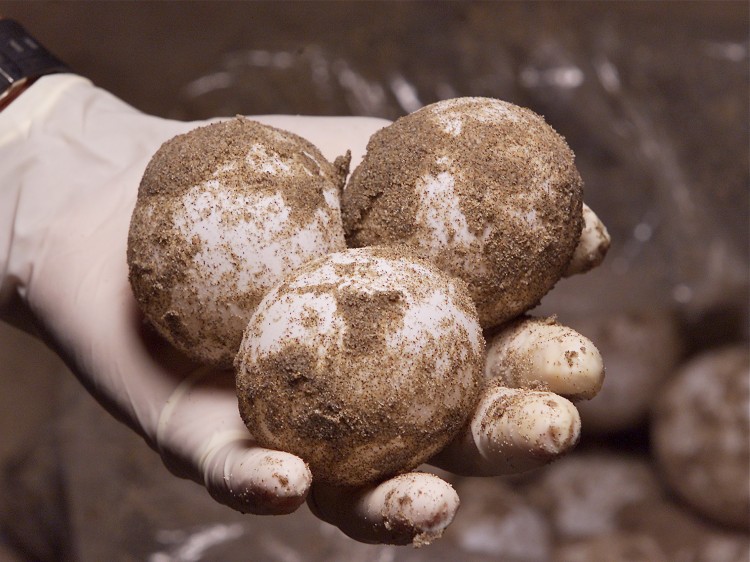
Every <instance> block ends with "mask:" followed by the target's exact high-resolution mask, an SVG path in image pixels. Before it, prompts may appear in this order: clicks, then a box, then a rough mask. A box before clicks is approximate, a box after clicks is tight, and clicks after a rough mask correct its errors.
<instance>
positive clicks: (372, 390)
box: [235, 248, 484, 486]
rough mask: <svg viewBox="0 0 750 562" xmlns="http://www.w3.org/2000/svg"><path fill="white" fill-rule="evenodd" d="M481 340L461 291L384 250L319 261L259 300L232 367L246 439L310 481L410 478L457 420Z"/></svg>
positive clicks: (462, 417)
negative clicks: (300, 465)
mask: <svg viewBox="0 0 750 562" xmlns="http://www.w3.org/2000/svg"><path fill="white" fill-rule="evenodd" d="M483 355H484V340H483V337H482V332H481V328H480V326H479V322H478V318H477V315H476V309H475V307H474V305H473V304H472V302H471V299H470V297H469V295H468V292H467V290H466V287H465V285H464V283H463V282H461V281H460V280H458V279H454V278H449V277H448V276H446V275H445V274H443V273H441V272H440V271H439V270H437V269H436V268H435V267H434V266H433V265H431V264H429V263H428V262H426V261H423V260H420V259H418V258H416V257H413V256H412V255H410V254H407V253H405V252H403V251H401V250H398V249H395V248H362V249H355V250H347V251H345V252H338V253H334V254H330V255H329V256H326V257H324V258H321V259H318V260H315V261H313V262H310V263H308V264H306V265H304V266H302V267H301V268H300V269H298V270H296V271H295V272H294V273H293V274H291V275H290V276H289V277H287V278H286V279H285V280H284V281H283V282H282V283H281V284H280V285H278V286H277V287H275V288H274V289H273V290H271V291H270V292H269V293H268V294H267V295H266V296H265V297H264V298H263V300H262V301H261V303H260V305H259V306H258V308H257V310H256V311H255V314H254V315H253V317H252V318H251V319H250V322H249V324H248V326H247V329H246V331H245V334H244V338H243V340H242V345H241V349H240V352H239V353H238V355H237V359H236V362H235V367H236V373H237V390H238V397H239V405H240V412H241V414H242V417H243V419H244V421H245V423H246V425H247V427H248V428H249V430H250V432H251V433H252V434H253V436H254V437H255V439H256V440H257V442H258V443H259V444H260V445H262V446H264V447H268V448H272V449H278V450H283V451H287V452H290V453H294V454H296V455H298V456H300V457H301V458H302V459H304V460H305V461H306V462H307V463H308V464H309V466H310V469H311V471H312V473H313V478H314V479H315V480H316V481H319V482H326V483H329V484H336V485H348V486H359V485H363V484H366V483H369V482H374V481H377V480H380V479H383V478H387V477H390V476H392V475H395V474H398V473H400V472H404V471H407V470H410V469H412V468H414V467H416V466H417V465H419V464H421V463H423V462H424V461H426V460H427V459H428V458H430V457H431V456H432V455H433V454H435V453H436V452H437V451H439V450H440V449H442V448H443V447H444V446H445V445H446V444H447V443H448V442H449V441H450V440H451V439H452V438H453V437H454V436H455V435H456V434H457V432H458V431H459V430H460V428H461V427H462V426H463V425H464V424H465V422H466V420H467V417H468V416H469V415H470V413H471V412H472V410H473V408H474V405H475V402H476V399H477V395H478V389H479V384H480V378H481V370H482V362H483Z"/></svg>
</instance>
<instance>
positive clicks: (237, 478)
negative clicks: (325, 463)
mask: <svg viewBox="0 0 750 562" xmlns="http://www.w3.org/2000/svg"><path fill="white" fill-rule="evenodd" d="M222 457H223V459H222ZM205 473H206V488H207V489H208V491H209V493H210V494H211V496H212V497H213V498H214V499H216V500H217V501H219V502H220V503H223V504H225V505H228V506H229V507H231V508H233V509H235V510H237V511H239V512H241V513H252V514H255V515H283V514H287V513H291V512H293V511H295V510H296V509H297V508H299V507H300V506H301V505H302V504H303V503H304V502H305V499H306V497H307V494H308V491H309V489H310V485H311V484H312V474H311V473H310V469H309V467H308V466H307V464H306V463H305V462H304V461H303V460H302V459H300V458H299V457H297V456H295V455H292V454H289V453H285V452H282V451H273V450H269V449H262V448H256V447H241V448H230V450H228V451H226V454H224V455H221V454H217V455H216V459H215V460H214V461H213V462H212V463H211V466H207V467H206V468H205Z"/></svg>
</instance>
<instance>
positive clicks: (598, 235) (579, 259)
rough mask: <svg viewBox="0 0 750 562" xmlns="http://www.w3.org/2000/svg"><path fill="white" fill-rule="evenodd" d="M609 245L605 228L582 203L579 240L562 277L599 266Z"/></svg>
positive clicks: (589, 208) (609, 241)
mask: <svg viewBox="0 0 750 562" xmlns="http://www.w3.org/2000/svg"><path fill="white" fill-rule="evenodd" d="M610 243H611V239H610V237H609V232H607V227H606V226H604V223H603V222H602V221H601V220H600V219H599V217H597V216H596V213H594V211H592V210H591V207H589V206H588V205H586V203H584V204H583V229H582V231H581V238H580V240H579V241H578V245H577V246H576V249H575V252H573V257H572V258H571V260H570V263H569V264H568V268H567V269H566V270H565V272H564V273H563V276H564V277H570V276H571V275H578V274H580V273H586V272H587V271H591V270H592V269H594V268H595V267H597V266H598V265H600V264H601V263H602V261H604V256H606V255H607V252H608V251H609V246H610Z"/></svg>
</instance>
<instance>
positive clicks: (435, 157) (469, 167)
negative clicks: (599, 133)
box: [342, 98, 582, 327]
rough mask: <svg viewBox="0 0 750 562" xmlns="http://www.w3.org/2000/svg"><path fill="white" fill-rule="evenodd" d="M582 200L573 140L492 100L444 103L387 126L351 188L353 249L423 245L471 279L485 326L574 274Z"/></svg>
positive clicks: (347, 198)
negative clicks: (571, 271) (570, 143)
mask: <svg viewBox="0 0 750 562" xmlns="http://www.w3.org/2000/svg"><path fill="white" fill-rule="evenodd" d="M581 209H582V182H581V178H580V175H579V174H578V171H577V170H576V167H575V165H574V156H573V152H572V151H571V150H570V148H569V147H568V145H567V143H566V142H565V140H564V139H563V138H562V137H561V136H560V135H559V134H557V133H556V132H555V131H554V129H552V127H550V126H549V125H548V124H547V123H546V122H545V121H544V119H543V118H542V117H540V116H539V115H537V114H536V113H534V112H532V111H530V110H528V109H525V108H521V107H518V106H516V105H513V104H510V103H506V102H503V101H500V100H496V99H490V98H456V99H452V100H446V101H442V102H438V103H435V104H432V105H428V106H426V107H424V108H422V109H420V110H418V111H416V112H414V113H412V114H410V115H407V116H405V117H402V118H400V119H398V120H397V121H395V122H394V123H393V124H391V125H389V126H388V127H385V128H384V129H381V130H380V131H378V132H377V133H376V134H375V135H373V137H372V138H371V139H370V142H369V144H368V146H367V154H366V155H365V157H364V159H363V161H362V162H361V164H360V165H359V166H358V167H357V169H356V170H355V171H354V173H353V174H352V177H351V178H350V181H349V183H348V185H347V187H346V189H345V191H344V194H343V196H342V211H343V218H344V228H345V230H346V234H347V241H348V243H349V245H350V246H354V247H360V246H369V245H376V244H386V245H390V244H401V243H405V244H409V245H410V246H412V247H414V248H415V249H416V250H417V251H418V252H419V253H420V255H422V256H423V257H426V258H428V259H430V260H431V261H433V262H434V263H436V264H437V265H438V266H439V267H440V268H441V269H443V270H444V271H446V272H449V273H450V274H452V275H455V276H458V277H460V278H462V279H463V280H464V281H466V283H467V284H468V286H469V289H470V291H471V295H472V298H473V299H474V301H475V303H476V306H477V310H478V312H479V317H480V320H481V323H482V325H483V326H484V327H489V326H494V325H497V324H500V323H502V322H504V321H506V320H509V319H511V318H514V317H516V316H518V315H519V314H520V313H521V312H523V311H525V310H528V309H529V308H531V307H533V306H535V305H536V304H537V303H538V302H539V300H540V299H541V297H542V296H544V295H545V294H546V293H547V292H548V291H549V290H550V289H551V288H552V286H553V285H554V284H555V283H556V282H557V280H558V279H559V278H560V277H561V276H562V275H563V273H564V272H565V269H566V267H567V265H568V263H569V262H570V260H571V257H572V256H573V252H574V250H575V248H576V246H577V244H578V241H579V238H580V235H581V228H582V218H581V213H582V210H581Z"/></svg>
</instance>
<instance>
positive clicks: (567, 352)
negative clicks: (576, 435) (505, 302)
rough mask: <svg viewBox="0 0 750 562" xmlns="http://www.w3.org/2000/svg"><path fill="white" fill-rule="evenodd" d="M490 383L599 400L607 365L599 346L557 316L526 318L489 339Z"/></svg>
mask: <svg viewBox="0 0 750 562" xmlns="http://www.w3.org/2000/svg"><path fill="white" fill-rule="evenodd" d="M484 373H485V376H486V377H487V378H488V379H495V378H497V379H500V380H502V381H503V384H504V385H505V386H507V387H511V388H534V387H537V388H544V389H545V390H548V391H550V392H554V393H556V394H560V395H562V396H565V397H566V398H569V399H571V400H582V399H589V398H593V397H594V396H596V394H597V393H598V392H599V390H600V389H601V387H602V383H603V382H604V363H603V362H602V357H601V354H600V353H599V350H598V349H597V348H596V346H595V345H594V344H593V343H592V342H591V340H589V339H588V338H586V337H584V336H582V335H581V334H579V333H578V332H576V331H575V330H573V329H572V328H568V327H567V326H562V325H560V324H558V323H557V322H556V321H555V320H554V318H532V317H523V318H521V319H519V320H518V321H515V322H512V323H511V324H509V325H508V326H507V327H506V328H504V329H503V330H502V331H500V332H498V333H497V334H495V335H494V336H492V337H490V338H488V341H487V358H486V360H485V368H484Z"/></svg>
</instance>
